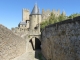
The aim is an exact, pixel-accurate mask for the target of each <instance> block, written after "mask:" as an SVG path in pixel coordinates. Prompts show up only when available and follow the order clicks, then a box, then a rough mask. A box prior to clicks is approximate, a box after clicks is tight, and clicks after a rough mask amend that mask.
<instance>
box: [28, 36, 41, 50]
mask: <svg viewBox="0 0 80 60" xmlns="http://www.w3.org/2000/svg"><path fill="white" fill-rule="evenodd" d="M29 42H30V44H31V47H32V49H33V50H40V49H41V47H40V45H41V41H40V40H39V39H38V38H36V37H35V38H32V39H30V41H29Z"/></svg>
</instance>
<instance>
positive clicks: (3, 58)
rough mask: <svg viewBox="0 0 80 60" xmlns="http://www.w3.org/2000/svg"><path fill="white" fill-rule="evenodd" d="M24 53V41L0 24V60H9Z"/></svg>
mask: <svg viewBox="0 0 80 60" xmlns="http://www.w3.org/2000/svg"><path fill="white" fill-rule="evenodd" d="M25 51H26V41H25V40H24V39H22V38H21V37H19V36H17V35H15V34H14V33H13V32H12V31H10V30H9V29H7V28H6V27H4V26H3V25H1V24H0V60H11V59H13V58H15V57H17V56H19V55H21V54H23V53H24V52H25Z"/></svg>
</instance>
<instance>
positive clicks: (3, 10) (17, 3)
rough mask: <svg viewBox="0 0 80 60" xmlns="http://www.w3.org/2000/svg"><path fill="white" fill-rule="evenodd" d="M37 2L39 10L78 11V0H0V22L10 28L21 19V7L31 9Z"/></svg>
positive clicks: (79, 11)
mask: <svg viewBox="0 0 80 60" xmlns="http://www.w3.org/2000/svg"><path fill="white" fill-rule="evenodd" d="M35 3H37V4H38V7H39V8H40V10H42V9H43V8H44V10H46V9H50V10H52V9H54V10H58V9H59V10H60V11H65V12H66V15H70V14H73V13H80V0H0V24H3V25H4V26H6V27H8V28H9V29H11V27H17V26H18V24H19V22H20V21H22V9H23V8H28V9H29V10H30V11H32V9H33V6H34V4H35Z"/></svg>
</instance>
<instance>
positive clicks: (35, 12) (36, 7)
mask: <svg viewBox="0 0 80 60" xmlns="http://www.w3.org/2000/svg"><path fill="white" fill-rule="evenodd" d="M34 14H40V13H39V8H38V6H37V4H35V5H34V8H33V10H32V12H31V15H34Z"/></svg>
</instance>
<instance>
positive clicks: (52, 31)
mask: <svg viewBox="0 0 80 60" xmlns="http://www.w3.org/2000/svg"><path fill="white" fill-rule="evenodd" d="M41 37H42V41H41V44H42V45H41V48H42V53H43V55H44V57H45V58H46V59H47V60H80V16H79V17H76V18H73V19H68V20H65V21H62V22H59V23H56V24H52V25H49V26H47V27H45V29H44V30H43V31H42V36H41Z"/></svg>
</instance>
